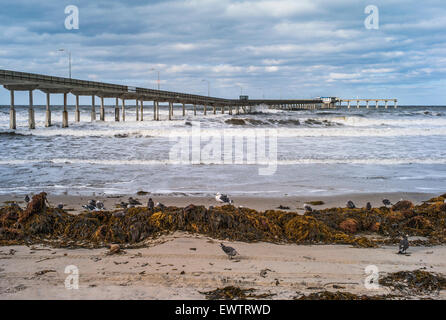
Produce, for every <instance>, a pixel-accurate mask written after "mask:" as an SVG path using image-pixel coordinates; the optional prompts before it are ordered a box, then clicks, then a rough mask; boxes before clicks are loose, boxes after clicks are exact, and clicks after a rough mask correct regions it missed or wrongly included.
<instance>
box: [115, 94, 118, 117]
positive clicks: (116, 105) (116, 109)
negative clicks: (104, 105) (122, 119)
mask: <svg viewBox="0 0 446 320" xmlns="http://www.w3.org/2000/svg"><path fill="white" fill-rule="evenodd" d="M115 121H116V122H119V98H116V104H115Z"/></svg>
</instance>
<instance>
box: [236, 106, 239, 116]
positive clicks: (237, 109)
mask: <svg viewBox="0 0 446 320" xmlns="http://www.w3.org/2000/svg"><path fill="white" fill-rule="evenodd" d="M235 114H240V106H237V107H236V111H235Z"/></svg>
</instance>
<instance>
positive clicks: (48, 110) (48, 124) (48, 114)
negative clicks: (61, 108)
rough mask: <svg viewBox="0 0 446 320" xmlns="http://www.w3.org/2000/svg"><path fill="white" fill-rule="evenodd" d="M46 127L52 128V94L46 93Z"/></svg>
mask: <svg viewBox="0 0 446 320" xmlns="http://www.w3.org/2000/svg"><path fill="white" fill-rule="evenodd" d="M45 127H47V128H48V127H51V107H50V93H49V92H47V93H46V110H45Z"/></svg>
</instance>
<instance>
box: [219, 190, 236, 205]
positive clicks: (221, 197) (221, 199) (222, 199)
mask: <svg viewBox="0 0 446 320" xmlns="http://www.w3.org/2000/svg"><path fill="white" fill-rule="evenodd" d="M215 200H217V201H218V202H221V203H234V201H232V200H230V199H229V197H228V196H227V195H226V194H221V193H220V192H218V193H217V194H216V195H215Z"/></svg>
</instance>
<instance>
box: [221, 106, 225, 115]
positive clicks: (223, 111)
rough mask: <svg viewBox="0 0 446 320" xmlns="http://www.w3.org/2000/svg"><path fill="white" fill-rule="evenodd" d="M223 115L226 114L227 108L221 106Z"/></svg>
mask: <svg viewBox="0 0 446 320" xmlns="http://www.w3.org/2000/svg"><path fill="white" fill-rule="evenodd" d="M221 114H225V106H221Z"/></svg>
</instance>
